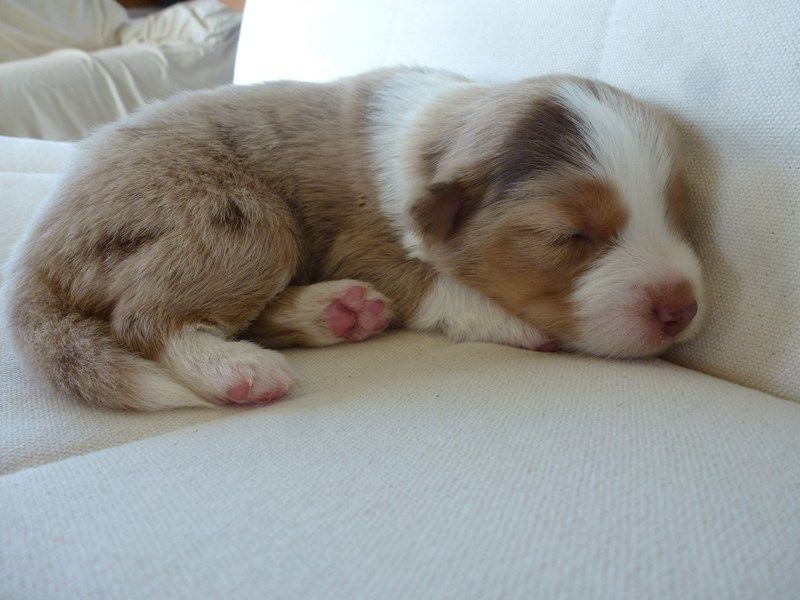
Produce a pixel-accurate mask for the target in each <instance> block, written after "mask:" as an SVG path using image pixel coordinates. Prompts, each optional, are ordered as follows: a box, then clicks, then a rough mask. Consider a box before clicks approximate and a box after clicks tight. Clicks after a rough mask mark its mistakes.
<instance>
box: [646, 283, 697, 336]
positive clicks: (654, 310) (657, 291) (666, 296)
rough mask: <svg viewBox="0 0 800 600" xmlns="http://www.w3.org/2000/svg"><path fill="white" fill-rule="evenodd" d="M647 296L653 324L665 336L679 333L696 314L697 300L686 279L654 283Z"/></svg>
mask: <svg viewBox="0 0 800 600" xmlns="http://www.w3.org/2000/svg"><path fill="white" fill-rule="evenodd" d="M649 297H650V298H649V299H650V314H651V315H652V318H653V321H654V322H655V323H654V324H655V326H656V327H658V328H659V329H660V331H661V333H663V334H664V335H665V336H668V337H675V336H677V335H679V334H680V333H681V332H682V331H684V330H685V329H686V328H687V327H689V324H690V323H691V322H692V319H694V317H695V315H696V314H697V300H696V299H695V296H694V291H693V289H692V284H691V283H689V281H687V280H678V281H670V282H668V283H662V284H661V285H656V286H654V287H652V288H650V290H649Z"/></svg>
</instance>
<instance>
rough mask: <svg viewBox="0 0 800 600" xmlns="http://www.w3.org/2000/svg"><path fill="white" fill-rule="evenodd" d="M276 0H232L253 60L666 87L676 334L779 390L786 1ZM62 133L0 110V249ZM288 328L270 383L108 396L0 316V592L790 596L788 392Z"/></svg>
mask: <svg viewBox="0 0 800 600" xmlns="http://www.w3.org/2000/svg"><path fill="white" fill-rule="evenodd" d="M289 4H290V3H273V2H266V1H265V0H262V1H261V2H259V1H258V0H249V1H248V8H247V11H248V14H247V15H246V19H245V28H244V36H245V39H244V40H243V43H246V44H250V46H249V48H250V50H249V52H252V53H253V54H254V56H253V58H252V60H244V61H243V62H242V63H241V64H242V65H244V66H243V67H242V68H245V66H246V65H247V64H249V65H250V67H251V70H250V73H251V74H253V73H254V71H253V70H252V68H254V67H253V65H255V64H256V62H258V63H259V64H260V65H261V66H260V67H258V68H257V69H256V70H258V69H261V72H262V73H265V72H266V70H269V69H272V71H271V72H273V73H275V76H278V75H280V76H290V77H302V76H306V77H307V78H316V77H319V78H324V77H328V76H333V75H338V74H343V73H346V72H348V69H349V68H350V67H352V68H353V70H355V71H357V70H362V69H363V68H367V67H369V66H370V64H367V63H370V62H371V61H375V62H390V61H391V62H394V61H397V60H401V59H403V60H406V61H408V62H412V61H413V60H417V61H418V62H423V63H428V64H436V61H435V59H436V58H437V56H438V57H440V58H442V63H440V64H439V65H438V66H446V67H451V68H457V69H460V70H463V71H467V72H470V71H473V72H474V73H475V74H477V75H486V76H491V75H500V76H503V75H505V76H509V77H510V76H521V75H524V74H532V73H537V72H544V71H553V70H563V71H572V72H578V73H583V74H587V75H595V74H598V75H600V76H601V77H604V78H608V79H610V80H611V81H614V82H616V83H619V84H621V85H623V86H624V87H626V88H628V89H631V90H632V91H634V92H635V93H638V94H640V95H643V96H645V97H647V98H650V99H652V100H655V101H657V102H659V103H661V104H663V105H665V106H666V107H667V109H668V110H669V111H670V112H671V113H672V114H673V115H675V116H676V117H677V118H678V119H679V120H680V121H681V122H682V123H683V125H682V127H683V130H684V132H685V137H686V140H687V142H689V144H688V153H689V154H688V156H689V158H690V159H691V160H690V174H691V178H692V185H693V187H694V188H695V190H696V191H697V192H698V194H697V197H698V200H699V201H700V205H699V208H698V213H697V214H698V215H699V218H698V227H697V231H696V234H697V237H698V239H699V240H700V241H701V250H702V252H703V255H704V258H705V260H706V262H707V264H708V265H711V269H710V272H709V279H710V284H711V300H712V307H713V310H712V313H713V314H712V316H711V321H710V323H709V327H708V330H707V332H706V335H705V336H703V338H701V339H700V340H699V341H698V342H696V343H694V344H693V345H691V346H689V347H688V348H686V349H684V350H682V351H681V352H679V353H677V354H676V356H675V358H676V359H678V360H681V361H685V362H687V364H691V365H696V366H699V367H702V368H703V369H705V370H707V371H710V372H715V373H722V374H726V375H730V377H731V379H734V380H737V381H742V382H746V383H748V384H750V385H753V386H756V387H760V388H762V389H766V390H771V391H774V392H775V393H777V394H781V395H783V396H786V397H791V398H795V399H798V398H800V394H799V393H798V380H797V375H796V373H794V372H793V371H792V370H791V366H792V364H793V361H794V363H796V362H797V358H798V352H800V350H798V348H797V344H796V340H797V330H796V327H797V322H798V321H797V319H798V310H797V308H798V307H797V306H796V304H793V303H796V302H797V300H796V299H797V289H796V286H797V260H798V258H797V256H798V252H799V251H800V250H799V249H798V238H797V235H798V234H797V231H798V228H797V222H796V219H797V215H796V211H795V212H794V213H793V212H792V211H793V210H795V208H796V197H797V190H798V186H797V182H798V179H797V178H798V177H800V172H798V170H797V169H796V167H795V164H796V162H797V160H796V159H797V155H798V147H797V139H798V135H797V133H798V131H797V129H798V121H797V118H798V117H797V114H796V111H793V110H792V109H791V105H790V99H791V96H792V94H794V95H795V96H796V95H797V91H798V87H797V86H798V84H797V82H796V81H792V80H791V76H792V73H793V72H794V73H796V70H795V71H792V69H796V68H797V66H796V63H797V62H798V61H797V60H796V59H795V58H793V56H796V53H797V48H798V46H797V41H796V40H795V39H794V38H792V37H791V36H790V35H789V30H790V29H792V27H794V25H792V23H795V24H796V22H797V19H796V16H797V12H796V11H797V8H796V5H795V4H793V3H792V4H790V3H789V2H776V3H773V4H771V5H770V11H771V12H769V13H766V11H764V13H765V14H761V13H759V12H758V11H757V8H756V7H754V6H753V7H751V6H750V5H749V4H747V3H745V2H744V1H736V0H728V1H726V2H720V3H718V5H717V6H715V7H714V6H711V5H710V3H704V4H703V6H695V5H694V4H688V3H687V4H686V5H681V4H680V3H677V2H667V3H657V4H658V6H656V4H655V3H647V4H646V5H645V4H642V5H641V6H640V4H639V3H634V2H628V1H625V0H618V1H617V2H616V3H611V2H599V3H561V2H558V3H556V2H548V1H544V2H537V3H533V4H531V3H527V2H525V1H524V0H518V1H517V0H515V1H506V2H504V3H503V4H502V9H499V7H498V6H495V5H492V4H491V3H486V2H478V1H477V0H476V1H473V0H463V1H461V2H458V3H455V2H436V3H426V4H425V5H424V6H422V4H421V3H416V2H415V1H412V0H406V1H404V2H400V0H395V1H394V2H391V1H390V2H386V3H383V4H381V3H367V2H358V3H356V2H354V1H353V0H349V1H348V0H342V2H340V3H337V4H338V5H339V8H337V9H336V11H337V12H335V13H332V12H331V11H332V10H333V9H332V8H326V7H327V6H328V4H327V3H321V2H320V3H317V2H312V1H311V0H308V1H306V2H303V3H295V5H296V7H295V5H292V6H289ZM374 5H380V6H381V10H378V9H377V8H374ZM612 5H613V6H612ZM303 7H305V9H303ZM533 7H535V8H533ZM703 7H705V8H703ZM356 8H361V9H362V10H361V11H358V10H355V9H356ZM279 9H282V10H283V11H285V12H284V13H282V14H279V13H277V12H275V11H278V10H279ZM302 10H306V12H305V13H304V14H305V17H304V18H303V19H301V18H300V16H302V15H299V16H295V17H293V16H292V15H293V12H292V11H302ZM705 10H707V11H708V12H707V13H705V12H703V11H705ZM331 15H333V16H335V17H336V18H335V19H333V20H330V21H327V26H325V27H323V25H322V23H324V22H325V20H326V19H328V18H329V17H330V16H331ZM387 15H388V17H387ZM273 17H274V18H273ZM379 17H380V18H390V19H391V18H395V19H396V20H395V21H390V22H389V24H388V25H386V24H380V23H378V18H379ZM251 18H252V19H253V20H252V21H248V19H251ZM359 19H360V20H359ZM273 22H279V23H280V24H281V27H273V26H272V25H271V23H273ZM259 23H260V25H259ZM331 23H335V26H332V25H331ZM396 23H404V24H405V25H404V26H403V28H399V29H393V27H394V24H396ZM723 25H726V26H730V27H731V29H729V30H723ZM373 26H374V27H373ZM270 27H272V29H270ZM259 28H260V29H259ZM794 28H795V29H796V27H794ZM248 31H249V32H250V33H248ZM259 31H260V32H261V41H262V45H261V46H260V47H261V48H262V50H260V51H258V52H256V49H254V46H253V40H254V39H255V37H254V36H257V35H258V33H259ZM282 32H287V33H286V34H285V35H283V37H282V38H281V39H282V40H283V42H282V43H283V45H282V46H280V47H279V48H276V52H274V53H269V52H267V51H266V50H267V49H268V43H269V41H270V40H271V39H273V37H272V36H273V35H277V34H278V33H282ZM767 33H769V35H767ZM248 36H249V39H250V41H249V42H247V41H246V40H247V39H248ZM319 36H323V37H319ZM324 36H327V37H324ZM295 38H296V39H297V43H296V44H295V43H294V41H293V40H294V39H295ZM728 38H731V40H729V39H728ZM320 40H322V41H320ZM265 43H266V44H267V45H266V46H265V45H263V44H265ZM245 47H247V46H245ZM394 49H399V50H397V52H398V53H399V54H392V52H393V51H394ZM278 50H279V51H278ZM401 50H402V52H401ZM415 53H416V54H415ZM255 54H257V56H256V55H255ZM246 57H247V55H245V58H246ZM264 57H273V58H275V57H277V58H276V59H275V60H272V61H268V60H266V59H265V58H264ZM312 59H314V60H319V61H322V62H321V63H320V64H319V65H318V68H319V69H320V70H319V71H317V72H314V71H313V70H314V69H315V68H317V66H315V65H314V64H313V63H314V60H312ZM285 64H290V67H283V66H281V65H285ZM264 65H266V66H264ZM269 65H272V66H271V67H270V66H269ZM793 65H794V66H793ZM287 69H288V70H291V72H285V71H286V70H287ZM265 76H270V75H265ZM759 85H760V87H761V88H763V93H761V92H760V91H759ZM733 91H735V94H734V93H733ZM737 98H741V100H739V99H737ZM769 110H773V111H774V112H773V113H770V112H769ZM781 120H782V121H781ZM781 123H782V125H781ZM70 152H71V146H70V145H68V144H60V143H52V142H49V143H46V142H35V141H29V140H11V139H7V138H0V259H2V257H3V256H5V255H6V254H7V252H8V249H9V246H10V244H11V243H12V241H13V240H14V239H15V238H16V237H17V236H18V235H19V233H20V231H21V230H22V229H23V228H24V226H25V224H26V223H27V222H28V221H29V220H30V218H31V216H32V214H33V213H34V212H35V211H36V210H37V208H38V207H39V206H40V205H41V203H42V202H43V200H44V199H45V197H46V196H47V194H48V193H49V191H50V190H51V189H52V187H53V186H54V185H55V184H56V183H57V181H58V177H59V174H60V173H62V172H63V170H64V169H65V168H66V164H67V163H68V161H69V155H70ZM751 198H757V200H753V201H751V200H750V199H751ZM792 227H794V230H792ZM772 231H774V232H775V233H774V234H771V233H770V232H772ZM770 236H772V237H770ZM763 239H773V240H775V241H774V243H772V244H771V245H770V244H765V243H763ZM763 265H766V266H767V267H769V271H767V274H759V273H757V269H758V268H759V267H761V266H763ZM784 294H785V295H786V297H784ZM767 316H771V317H772V318H774V319H775V320H776V321H775V322H773V321H770V320H769V319H768V318H767ZM792 336H794V337H792ZM792 340H794V345H792ZM770 343H772V344H773V345H772V346H769V344H770ZM767 348H769V350H767ZM771 351H773V352H775V356H774V357H773V356H770V355H769V352H771ZM289 356H290V361H291V362H292V364H293V365H294V366H295V368H296V369H297V371H298V373H299V375H300V377H301V380H302V384H301V386H300V388H299V389H298V390H297V391H296V393H295V394H294V396H293V397H292V398H291V399H289V400H287V401H285V402H282V403H279V404H277V405H274V406H272V407H267V408H261V409H251V410H234V409H227V410H213V409H208V410H199V409H198V410H185V411H175V412H171V413H158V414H146V415H143V414H135V413H118V412H110V411H102V410H96V409H91V408H88V407H85V406H82V405H79V404H76V403H73V402H69V401H67V400H65V399H62V398H58V397H54V396H53V395H52V394H51V393H49V392H48V391H47V390H46V389H45V388H44V387H43V386H42V384H41V383H40V382H39V381H38V380H37V379H36V378H35V377H34V376H32V375H31V374H30V373H28V372H27V371H26V370H25V369H24V368H23V367H22V366H21V365H20V364H19V361H18V359H17V357H16V356H14V355H13V353H12V352H11V349H10V345H9V341H8V334H7V331H6V330H5V329H3V328H0V473H4V474H3V475H2V476H0V540H2V543H0V597H3V598H6V597H8V598H26V599H27V598H52V597H58V598H76V599H77V598H80V599H84V598H98V599H100V598H102V599H104V600H105V599H107V598H122V597H124V598H153V597H170V598H172V597H174V598H193V599H195V598H220V597H224V598H265V597H268V598H273V597H275V598H310V599H314V598H337V599H338V598H348V599H349V598H487V597H488V598H495V597H498V598H499V597H502V598H531V597H542V598H551V597H552V598H564V599H569V600H572V599H576V600H577V599H583V598H608V599H612V598H613V599H614V600H619V599H623V600H625V599H631V600H634V599H635V600H638V599H640V598H652V599H656V600H659V599H671V598H681V599H687V600H692V599H695V598H696V599H701V598H702V599H706V598H743V599H744V598H769V599H778V600H783V599H786V600H789V599H794V598H796V597H797V590H798V589H800V558H798V557H800V504H798V498H800V405H798V404H797V403H795V402H788V401H785V400H781V399H779V398H777V397H775V396H770V395H767V394H764V393H761V392H758V391H754V390H752V389H748V388H745V387H741V386H739V385H736V384H734V383H730V382H726V381H724V380H722V379H719V378H714V377H711V376H708V375H705V374H702V373H699V372H696V371H691V370H688V369H686V368H683V367H681V366H677V365H675V364H671V363H668V362H665V361H661V360H652V361H638V362H625V361H604V360H597V359H591V358H586V357H576V356H569V355H563V354H554V355H548V354H540V353H531V352H526V351H522V350H518V349H513V348H505V347H500V346H495V345H490V344H451V343H449V342H447V341H446V340H444V339H442V338H441V337H438V336H423V335H418V334H412V333H408V332H397V333H392V334H390V335H386V336H382V337H380V338H379V339H376V340H373V341H370V342H367V343H363V344H352V345H345V346H337V347H332V348H326V349H320V350H295V351H291V352H290V353H289Z"/></svg>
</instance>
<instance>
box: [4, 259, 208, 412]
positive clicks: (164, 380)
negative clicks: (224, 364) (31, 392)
mask: <svg viewBox="0 0 800 600" xmlns="http://www.w3.org/2000/svg"><path fill="white" fill-rule="evenodd" d="M10 283H11V286H9V287H10V289H8V290H7V296H8V297H7V298H6V299H5V301H4V302H3V304H5V306H6V310H7V312H8V322H9V323H10V325H11V330H12V333H13V337H14V341H15V345H16V347H17V349H18V350H19V351H20V352H21V353H22V354H23V356H24V357H25V358H26V359H27V360H28V362H29V363H30V364H31V365H32V366H33V367H35V368H36V370H38V371H39V372H40V373H41V374H43V375H44V376H45V377H46V378H47V380H48V381H49V382H50V383H51V384H53V385H54V386H55V387H56V388H57V389H58V390H60V391H63V392H65V393H67V394H68V395H70V396H73V397H76V398H79V399H80V400H83V401H85V402H88V403H89V404H94V405H100V406H106V407H110V408H135V409H140V410H160V409H165V408H177V407H182V406H212V405H210V404H209V403H208V402H205V401H204V400H203V399H202V398H200V397H199V396H197V395H196V394H194V393H193V392H192V391H191V390H189V389H188V388H186V387H185V386H183V385H181V384H180V383H178V382H177V381H175V380H174V379H172V378H171V377H170V375H169V374H168V373H167V372H166V371H164V370H163V369H162V368H161V367H159V366H158V365H157V364H156V363H154V362H153V361H150V360H146V359H144V358H141V357H139V356H136V355H135V354H133V353H131V352H130V351H128V350H127V349H126V348H124V347H123V346H122V345H121V344H120V343H119V342H118V341H117V340H116V339H115V338H114V337H113V335H112V334H111V331H110V328H109V325H108V323H107V322H105V321H103V320H101V319H96V318H93V317H87V316H84V315H81V314H80V313H78V312H77V311H75V310H74V309H73V308H72V307H70V306H68V305H67V303H66V302H65V300H64V298H63V297H61V295H59V294H57V293H56V292H55V291H54V290H53V289H52V288H51V287H50V286H48V284H47V282H45V281H42V280H41V278H39V277H37V275H35V274H33V273H30V272H27V273H17V274H16V277H13V276H12V281H11V282H10Z"/></svg>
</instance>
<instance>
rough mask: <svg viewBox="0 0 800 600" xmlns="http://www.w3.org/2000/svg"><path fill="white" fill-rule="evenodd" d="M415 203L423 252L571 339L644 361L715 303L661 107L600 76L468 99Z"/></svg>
mask: <svg viewBox="0 0 800 600" xmlns="http://www.w3.org/2000/svg"><path fill="white" fill-rule="evenodd" d="M464 109H465V112H466V113H467V114H469V115H470V116H469V118H467V119H465V120H463V121H462V122H461V124H460V126H459V128H458V130H457V133H456V135H455V136H454V138H453V139H451V140H450V141H449V142H448V143H447V144H443V143H440V144H439V146H438V147H437V146H431V148H430V149H429V151H428V152H427V154H425V156H426V160H427V161H428V162H427V163H426V164H427V169H428V171H427V173H428V181H429V186H428V188H427V190H426V192H425V193H424V194H422V195H421V197H420V198H419V199H418V200H417V201H416V202H415V203H414V204H413V205H412V206H411V209H410V216H411V221H412V224H413V226H414V228H415V230H416V233H417V235H418V236H419V239H420V241H421V245H422V248H423V251H424V254H425V255H426V256H427V258H429V259H430V260H431V261H432V262H434V263H435V264H437V266H439V267H440V268H443V269H445V270H447V271H449V272H450V273H452V274H453V275H454V276H456V277H457V278H459V279H460V280H462V281H463V282H465V283H467V284H468V285H471V286H472V287H474V288H477V289H478V290H480V291H482V292H483V293H484V294H486V295H487V296H489V297H490V298H492V299H494V300H495V301H496V302H498V303H499V304H500V305H501V306H502V307H504V309H505V310H506V311H508V312H509V313H511V314H513V315H516V316H518V317H520V318H521V319H522V320H524V321H526V322H528V323H529V324H531V325H533V326H535V327H537V328H539V329H541V330H542V331H544V332H545V333H546V334H547V335H548V336H549V337H550V338H551V339H553V340H557V341H558V342H560V344H561V345H563V346H566V347H569V348H572V349H575V350H579V351H585V352H590V353H593V354H601V355H608V356H645V355H652V354H657V353H659V352H662V351H663V350H665V349H666V348H667V347H669V346H670V345H672V344H674V343H677V342H681V341H684V340H686V339H688V338H689V337H691V336H692V335H693V334H694V333H695V332H696V330H697V328H698V325H699V320H700V313H701V311H702V308H703V304H704V298H703V286H702V280H701V272H700V266H699V263H698V260H697V258H696V256H695V254H694V252H693V251H692V249H691V247H690V246H689V244H688V243H687V241H686V237H685V227H686V220H687V214H686V206H685V199H684V189H683V182H682V178H681V172H680V166H679V163H678V160H677V157H676V155H675V150H674V145H673V143H672V141H671V133H670V131H669V129H668V126H667V125H666V124H665V123H664V122H663V121H662V120H661V118H660V117H659V116H658V115H656V114H655V113H654V112H653V111H652V110H651V109H649V108H648V107H646V106H644V105H642V104H641V103H639V102H637V101H635V100H634V99H632V98H630V97H629V96H627V95H625V94H623V93H622V92H620V91H619V90H616V89H615V88H611V87H610V86H606V85H604V84H600V83H597V82H593V81H585V80H577V79H550V80H547V81H546V82H544V83H543V82H527V83H521V84H516V85H515V86H510V87H507V88H505V89H501V90H500V91H497V92H493V93H491V94H489V95H488V97H487V96H481V97H475V98H473V99H471V100H469V107H466V106H465V107H464Z"/></svg>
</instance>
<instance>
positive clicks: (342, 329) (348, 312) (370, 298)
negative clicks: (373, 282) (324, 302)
mask: <svg viewBox="0 0 800 600" xmlns="http://www.w3.org/2000/svg"><path fill="white" fill-rule="evenodd" d="M390 317H391V314H390V312H389V310H388V308H387V301H386V300H385V299H384V298H383V296H381V295H380V294H378V293H377V292H375V291H374V290H367V289H366V288H365V287H364V286H360V285H353V286H350V287H348V288H347V289H346V290H345V291H344V293H343V294H341V296H338V297H336V298H334V299H333V300H331V302H330V304H329V305H328V307H327V309H326V310H325V324H326V325H327V326H328V330H329V331H330V332H331V333H332V334H333V335H335V336H336V337H339V338H345V339H347V340H349V341H351V342H360V341H361V340H365V339H367V338H368V337H370V336H373V335H375V334H376V333H379V332H381V331H383V330H384V329H385V328H386V326H387V325H388V324H389V319H390Z"/></svg>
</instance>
